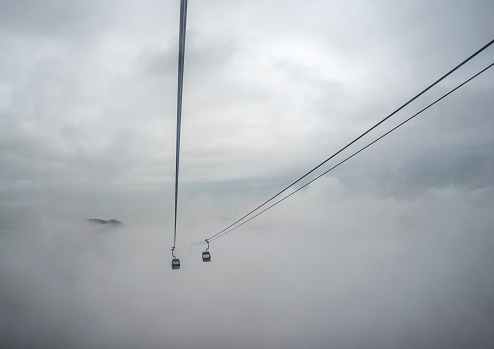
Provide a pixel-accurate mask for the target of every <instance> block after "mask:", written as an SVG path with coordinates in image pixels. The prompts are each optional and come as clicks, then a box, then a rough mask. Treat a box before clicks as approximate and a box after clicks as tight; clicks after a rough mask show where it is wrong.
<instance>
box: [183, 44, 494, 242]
mask: <svg viewBox="0 0 494 349" xmlns="http://www.w3.org/2000/svg"><path fill="white" fill-rule="evenodd" d="M493 43H494V39H493V40H491V41H490V42H488V43H487V44H486V45H484V46H483V47H482V48H480V49H479V50H477V51H476V52H475V53H473V54H472V55H471V56H469V57H468V58H467V59H465V60H464V61H463V62H461V63H460V64H458V65H457V66H456V67H454V68H453V69H451V70H450V71H449V72H448V73H446V74H445V75H443V76H442V77H441V78H439V79H438V80H436V81H435V82H434V83H432V84H431V85H430V86H428V87H427V88H425V89H424V90H422V91H421V92H420V93H419V94H417V95H416V96H415V97H413V98H412V99H410V100H409V101H408V102H406V103H405V104H403V105H402V106H401V107H399V108H398V109H396V110H395V111H394V112H392V113H391V114H389V115H388V116H386V117H385V118H384V119H382V120H381V121H379V122H378V123H377V124H375V125H374V126H372V127H371V128H369V129H368V130H367V131H365V132H364V133H362V134H361V135H360V136H358V137H357V138H355V139H354V140H353V141H351V142H350V143H348V144H347V145H345V146H344V147H343V148H341V149H340V150H338V151H337V152H336V153H334V154H333V155H331V156H330V157H328V158H327V159H326V160H324V161H323V162H321V163H320V164H319V165H317V166H316V167H314V168H313V169H311V170H310V171H309V172H307V173H306V174H304V175H303V176H302V177H300V178H298V179H297V180H296V181H294V182H293V183H291V184H290V185H288V186H287V187H285V188H284V189H283V190H281V191H280V192H278V193H277V194H276V195H274V196H272V197H271V198H269V199H268V200H266V201H265V202H264V203H262V204H261V205H259V206H257V207H256V208H255V209H253V210H252V211H250V212H249V213H247V214H246V215H244V216H243V217H241V218H240V219H238V220H237V221H235V222H234V223H232V224H230V225H229V226H228V227H226V228H225V229H223V230H221V231H220V232H218V233H216V234H214V235H212V236H211V237H209V238H208V239H206V240H207V241H213V240H216V239H218V238H220V237H222V236H224V235H226V234H228V233H230V232H231V231H233V230H235V229H237V228H239V227H240V226H242V225H244V224H245V223H247V222H249V221H250V220H252V219H254V218H255V217H257V216H259V215H260V214H262V213H264V212H266V211H267V210H269V209H270V208H272V207H273V206H276V205H277V204H279V203H280V202H282V201H284V200H285V199H287V198H288V197H290V196H292V195H293V194H295V193H296V192H298V191H300V190H301V189H302V188H305V187H306V186H308V185H309V184H311V183H312V182H314V181H315V180H317V179H319V178H320V177H322V176H324V175H325V174H327V173H328V172H329V171H331V170H333V169H334V168H336V167H338V166H339V165H341V164H342V163H344V162H346V161H347V160H349V159H350V158H352V157H354V156H355V155H357V154H358V153H360V152H361V151H363V150H364V149H366V148H368V147H369V146H371V145H372V144H374V143H376V142H377V141H379V140H380V139H382V138H383V137H385V136H386V135H388V134H389V133H391V132H393V131H394V130H396V129H397V128H399V127H400V126H402V125H404V124H405V123H407V122H408V121H410V120H411V119H413V118H414V117H415V116H417V115H419V114H421V113H422V112H423V111H425V110H427V109H428V108H430V107H431V106H433V105H434V104H436V103H437V102H439V101H440V100H442V99H443V98H445V97H446V96H448V95H449V94H451V93H453V92H454V91H456V90H457V89H459V88H461V87H462V86H464V85H465V84H466V83H468V82H469V81H471V80H472V79H474V78H475V77H477V76H479V75H480V74H482V73H484V72H485V71H486V70H488V69H489V68H491V67H492V66H493V65H494V63H493V64H491V65H489V66H488V67H486V68H485V69H483V70H481V71H480V72H479V73H477V74H475V75H474V76H472V77H471V78H469V79H468V80H466V81H465V82H463V83H462V84H460V85H458V86H457V87H456V88H454V89H453V90H451V91H450V92H448V93H446V94H445V95H443V96H442V97H440V98H439V99H437V100H436V101H434V102H433V103H431V104H429V105H428V106H427V107H425V108H423V109H422V110H420V111H419V112H418V113H416V114H414V115H413V116H411V117H410V118H408V119H407V120H405V121H404V122H402V123H401V124H399V125H398V126H396V127H394V128H393V129H391V130H390V131H388V132H386V133H385V134H384V135H382V136H381V137H379V138H377V139H376V140H374V141H373V142H371V143H369V144H368V145H366V146H365V147H363V148H361V149H360V150H358V151H357V152H355V153H353V154H352V155H351V156H349V157H347V158H346V159H345V160H343V161H341V162H340V163H338V164H337V165H336V166H333V167H332V168H330V169H329V170H327V171H326V172H324V173H323V174H321V175H319V176H317V177H316V178H314V179H312V180H311V181H310V182H308V183H306V184H305V185H303V186H302V187H300V188H298V189H297V190H295V191H293V192H292V193H290V194H289V195H287V196H285V197H284V198H282V199H280V200H278V201H277V202H275V203H274V204H272V205H270V206H268V207H267V208H265V209H264V210H262V211H260V212H258V213H257V214H255V215H254V216H252V217H250V218H249V219H247V220H245V221H244V219H245V218H247V217H248V216H250V215H251V214H253V213H254V212H256V211H258V210H259V209H260V208H262V207H263V206H265V205H266V204H267V203H269V202H271V201H272V200H273V199H275V198H276V197H278V196H279V195H281V194H282V193H284V192H285V191H287V190H288V189H289V188H291V187H292V186H293V185H295V184H296V183H298V182H300V181H301V180H302V179H304V178H305V177H307V176H308V175H309V174H311V173H312V172H314V171H315V170H317V169H318V168H320V167H321V166H322V165H324V164H325V163H327V162H328V161H329V160H331V159H333V158H334V157H335V156H336V155H338V154H340V153H341V152H342V151H344V150H345V149H347V148H348V147H350V146H351V145H352V144H354V143H355V142H357V141H358V140H360V139H361V138H362V137H364V136H365V135H366V134H368V133H369V132H371V131H372V130H374V129H375V128H377V127H378V126H379V125H381V124H382V123H383V122H385V121H386V120H388V119H389V118H391V117H392V116H393V115H395V114H396V113H397V112H399V111H400V110H402V109H403V108H405V107H406V106H407V105H409V104H410V103H411V102H413V101H414V100H416V99H417V98H418V97H420V96H421V95H423V94H424V93H425V92H427V91H428V90H430V89H431V88H432V87H434V86H435V85H437V84H438V83H439V82H441V81H442V80H444V79H445V78H446V77H448V76H449V75H451V74H452V73H453V72H454V71H456V70H457V69H459V68H460V67H461V66H463V65H464V64H465V63H467V62H468V61H470V60H471V59H472V58H474V57H475V56H477V55H478V54H480V53H481V52H482V51H484V50H485V49H487V48H488V47H489V46H491V45H492V44H493ZM242 221H243V222H242ZM240 222H242V223H240ZM237 223H240V224H238V225H237ZM230 228H231V229H230ZM206 240H205V241H201V242H197V243H194V244H193V245H203V244H205V243H206Z"/></svg>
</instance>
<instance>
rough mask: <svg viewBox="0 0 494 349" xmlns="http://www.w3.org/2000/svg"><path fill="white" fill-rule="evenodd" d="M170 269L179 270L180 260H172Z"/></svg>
mask: <svg viewBox="0 0 494 349" xmlns="http://www.w3.org/2000/svg"><path fill="white" fill-rule="evenodd" d="M172 269H180V259H178V258H173V259H172Z"/></svg>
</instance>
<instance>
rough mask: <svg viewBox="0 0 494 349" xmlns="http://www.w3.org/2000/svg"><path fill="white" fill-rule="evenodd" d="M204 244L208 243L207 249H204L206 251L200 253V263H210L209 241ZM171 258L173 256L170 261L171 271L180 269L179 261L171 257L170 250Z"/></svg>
mask: <svg viewBox="0 0 494 349" xmlns="http://www.w3.org/2000/svg"><path fill="white" fill-rule="evenodd" d="M206 242H207V243H208V248H207V249H206V251H204V252H203V253H202V261H203V262H211V253H209V251H208V250H209V241H208V240H206ZM172 256H173V259H172V269H180V259H178V258H177V257H175V256H174V255H173V250H172Z"/></svg>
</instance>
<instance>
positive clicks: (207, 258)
mask: <svg viewBox="0 0 494 349" xmlns="http://www.w3.org/2000/svg"><path fill="white" fill-rule="evenodd" d="M202 261H203V262H211V254H210V253H209V252H208V251H205V252H203V253H202Z"/></svg>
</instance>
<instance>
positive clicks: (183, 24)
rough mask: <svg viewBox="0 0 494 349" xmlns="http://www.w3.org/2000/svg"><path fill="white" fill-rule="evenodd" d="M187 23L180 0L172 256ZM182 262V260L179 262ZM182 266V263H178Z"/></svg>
mask: <svg viewBox="0 0 494 349" xmlns="http://www.w3.org/2000/svg"><path fill="white" fill-rule="evenodd" d="M186 23H187V0H181V1H180V35H179V39H178V90H177V144H176V153H175V225H174V229H173V247H172V256H173V257H175V256H174V251H175V246H176V243H177V203H178V172H179V171H178V170H179V164H180V130H181V123H182V91H183V84H184V57H185V32H186ZM179 263H180V262H179ZM178 266H179V267H180V264H178Z"/></svg>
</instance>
